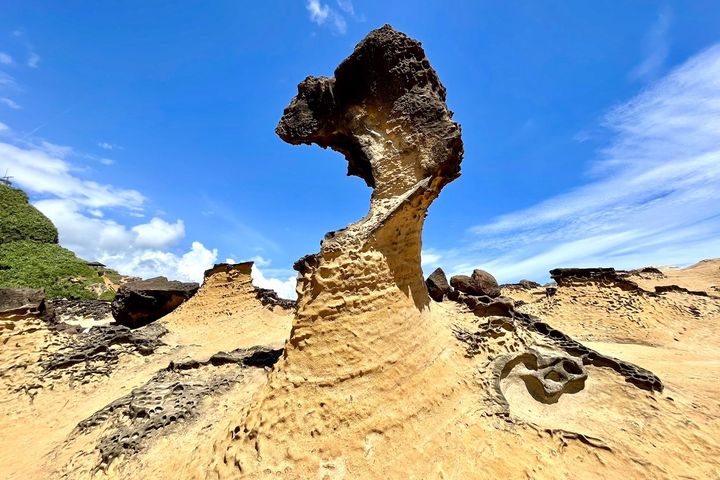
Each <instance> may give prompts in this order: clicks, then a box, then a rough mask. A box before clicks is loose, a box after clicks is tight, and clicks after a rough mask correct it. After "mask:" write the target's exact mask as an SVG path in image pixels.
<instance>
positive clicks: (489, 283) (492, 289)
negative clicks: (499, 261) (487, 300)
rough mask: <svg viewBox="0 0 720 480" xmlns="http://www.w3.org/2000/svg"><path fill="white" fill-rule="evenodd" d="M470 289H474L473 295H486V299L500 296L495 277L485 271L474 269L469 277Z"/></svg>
mask: <svg viewBox="0 0 720 480" xmlns="http://www.w3.org/2000/svg"><path fill="white" fill-rule="evenodd" d="M470 279H471V280H472V287H473V288H474V289H475V292H476V293H475V295H487V296H488V297H497V296H499V295H500V287H499V286H498V283H497V280H495V277H493V276H492V275H490V274H489V273H488V272H486V271H485V270H480V269H479V268H476V269H475V270H473V273H472V275H471V276H470Z"/></svg>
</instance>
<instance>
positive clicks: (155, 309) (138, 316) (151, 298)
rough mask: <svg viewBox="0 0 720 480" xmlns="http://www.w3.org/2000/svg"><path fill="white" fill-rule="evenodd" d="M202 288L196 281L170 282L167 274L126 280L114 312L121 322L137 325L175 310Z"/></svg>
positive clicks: (113, 308)
mask: <svg viewBox="0 0 720 480" xmlns="http://www.w3.org/2000/svg"><path fill="white" fill-rule="evenodd" d="M198 288H200V285H198V284H197V283H183V282H178V281H175V280H173V281H170V280H168V279H167V278H165V277H156V278H151V279H149V280H141V281H137V282H130V283H126V284H125V285H123V286H121V287H120V289H119V290H118V292H117V294H116V295H115V300H113V302H112V314H113V317H114V318H115V321H116V322H117V323H119V324H120V325H125V326H126V327H130V328H138V327H141V326H143V325H147V324H148V323H150V322H154V321H155V320H157V319H159V318H161V317H164V316H165V315H167V314H168V313H170V312H172V311H173V310H175V309H176V308H177V307H179V306H180V305H181V304H182V303H183V302H185V301H186V300H188V299H189V298H190V297H192V296H193V295H195V293H196V292H197V291H198Z"/></svg>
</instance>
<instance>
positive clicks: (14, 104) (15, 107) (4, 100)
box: [0, 97, 22, 110]
mask: <svg viewBox="0 0 720 480" xmlns="http://www.w3.org/2000/svg"><path fill="white" fill-rule="evenodd" d="M0 103H2V104H3V105H5V106H6V107H8V108H12V109H13V110H20V109H21V108H22V107H21V106H20V105H19V104H18V103H17V102H16V101H15V100H13V99H11V98H7V97H2V98H0Z"/></svg>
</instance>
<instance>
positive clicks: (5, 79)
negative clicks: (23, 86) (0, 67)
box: [0, 72, 17, 88]
mask: <svg viewBox="0 0 720 480" xmlns="http://www.w3.org/2000/svg"><path fill="white" fill-rule="evenodd" d="M0 87H7V88H17V82H15V79H14V78H13V76H12V75H10V74H8V73H5V72H0Z"/></svg>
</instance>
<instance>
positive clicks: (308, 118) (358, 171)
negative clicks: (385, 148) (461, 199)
mask: <svg viewBox="0 0 720 480" xmlns="http://www.w3.org/2000/svg"><path fill="white" fill-rule="evenodd" d="M445 97H446V92H445V87H443V85H442V84H441V83H440V80H439V78H438V76H437V73H436V72H435V70H433V68H432V67H431V66H430V62H429V61H428V59H427V58H426V57H425V52H424V51H423V49H422V45H421V44H420V42H418V41H417V40H413V39H412V38H410V37H408V36H407V35H405V34H403V33H400V32H398V31H396V30H394V29H393V28H392V27H391V26H390V25H385V26H383V27H382V28H379V29H377V30H373V31H372V32H370V33H369V34H368V35H367V37H365V39H364V40H363V41H361V42H360V43H359V44H358V45H357V46H356V47H355V51H354V52H353V53H352V55H350V56H349V57H348V58H346V59H345V60H344V61H343V62H342V63H341V64H340V65H339V66H338V67H337V68H336V69H335V76H334V78H328V77H312V76H311V77H307V78H306V79H305V80H304V81H303V82H302V83H300V84H299V85H298V94H297V96H296V97H295V98H294V99H293V100H292V103H290V105H289V106H288V107H287V108H286V109H285V111H284V113H283V116H282V119H281V120H280V123H279V124H278V126H277V128H276V129H275V131H276V133H277V134H278V135H279V136H280V138H282V139H283V140H284V141H286V142H288V143H291V144H293V145H299V144H307V145H309V144H312V143H315V144H317V145H319V146H321V147H323V148H327V147H330V148H332V149H333V150H335V151H338V152H340V153H342V154H343V155H344V156H345V158H346V159H347V161H348V175H356V176H358V177H360V178H362V179H363V180H365V182H366V183H367V185H368V186H370V187H373V188H375V189H376V192H375V193H374V195H377V194H378V191H377V190H381V191H382V190H385V189H386V188H389V189H393V190H397V189H402V190H404V189H407V188H409V187H411V186H412V185H414V184H415V183H416V182H417V178H415V176H414V175H410V176H408V179H407V181H408V182H411V183H410V184H408V185H398V182H400V183H402V181H403V180H404V179H401V178H400V177H398V176H397V175H395V178H394V182H387V181H386V179H383V178H382V175H383V172H381V171H378V170H377V168H375V167H377V165H373V159H372V158H371V156H372V152H369V151H368V149H367V148H366V147H367V143H368V138H367V137H368V134H369V133H373V130H369V129H370V128H372V129H375V128H379V127H377V126H375V125H374V124H377V125H382V124H392V125H395V126H397V127H400V129H402V131H403V132H404V135H403V144H404V145H417V146H419V149H420V150H424V149H425V147H427V148H428V149H429V150H431V152H427V153H431V155H432V157H431V158H433V161H429V160H428V159H424V160H423V161H418V163H417V167H418V171H417V173H420V175H419V178H426V177H428V176H430V175H432V176H433V177H435V179H436V180H437V182H438V183H437V184H436V185H435V184H434V185H433V188H435V189H437V190H438V191H439V190H440V188H442V187H443V186H444V185H445V184H447V183H448V182H450V181H452V180H454V179H455V178H457V177H458V176H459V175H460V161H461V159H462V154H463V144H462V140H461V136H460V126H459V125H458V124H457V123H455V122H453V121H451V117H452V112H450V111H449V110H448V108H447V106H446V105H445ZM419 158H422V157H419ZM434 159H442V163H441V164H439V165H438V164H436V160H434ZM438 167H440V171H439V172H438V171H437V170H438ZM378 174H379V175H380V177H379V178H375V176H377V175H378ZM393 183H394V185H393Z"/></svg>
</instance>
